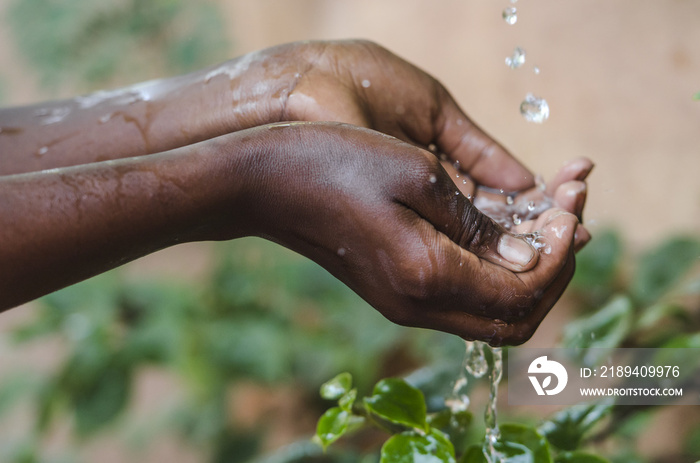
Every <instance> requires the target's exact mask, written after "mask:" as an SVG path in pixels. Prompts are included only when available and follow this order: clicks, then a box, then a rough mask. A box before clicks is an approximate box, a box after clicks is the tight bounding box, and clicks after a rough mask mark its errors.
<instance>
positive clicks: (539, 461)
mask: <svg viewBox="0 0 700 463" xmlns="http://www.w3.org/2000/svg"><path fill="white" fill-rule="evenodd" d="M500 430H501V435H500V437H499V438H498V441H497V442H496V444H495V445H494V448H495V450H496V451H497V452H498V453H499V456H500V460H499V461H500V462H501V463H525V462H527V463H552V456H551V455H550V452H549V444H548V443H547V439H545V438H544V436H542V435H541V434H540V433H539V432H537V430H536V429H534V428H531V427H529V426H525V425H522V424H514V423H505V424H503V425H501V426H500ZM459 463H487V461H486V457H485V456H484V452H483V450H482V448H481V446H477V445H473V446H471V447H469V448H468V449H467V451H466V452H465V453H464V455H463V456H462V458H461V459H460V460H459Z"/></svg>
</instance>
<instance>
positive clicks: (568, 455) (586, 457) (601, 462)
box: [554, 451, 610, 463]
mask: <svg viewBox="0 0 700 463" xmlns="http://www.w3.org/2000/svg"><path fill="white" fill-rule="evenodd" d="M554 461H555V463H610V462H609V461H608V460H606V459H605V458H602V457H599V456H598V455H593V454H592V453H586V452H580V451H577V452H565V453H562V454H560V455H557V458H556V460H554Z"/></svg>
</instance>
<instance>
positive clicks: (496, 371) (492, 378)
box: [483, 347, 503, 463]
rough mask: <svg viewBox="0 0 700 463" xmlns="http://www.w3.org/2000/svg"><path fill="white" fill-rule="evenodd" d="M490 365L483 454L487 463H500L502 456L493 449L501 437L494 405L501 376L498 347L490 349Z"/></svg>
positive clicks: (501, 368)
mask: <svg viewBox="0 0 700 463" xmlns="http://www.w3.org/2000/svg"><path fill="white" fill-rule="evenodd" d="M490 349H491V357H492V365H491V373H490V374H489V383H490V386H491V388H490V391H489V402H488V404H486V411H485V412H484V425H485V426H486V439H485V440H484V447H483V452H484V455H485V456H486V460H487V461H488V462H489V463H500V462H501V461H502V457H503V455H502V454H501V453H500V452H498V451H497V450H496V448H495V444H496V442H497V441H498V439H499V438H500V437H501V431H500V430H499V429H498V422H497V419H496V404H497V397H498V385H499V384H500V382H501V377H502V376H503V352H502V351H501V348H500V347H490Z"/></svg>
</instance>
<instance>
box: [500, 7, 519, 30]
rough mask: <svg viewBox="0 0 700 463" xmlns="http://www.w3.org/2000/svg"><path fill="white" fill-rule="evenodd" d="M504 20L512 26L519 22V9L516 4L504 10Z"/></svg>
mask: <svg viewBox="0 0 700 463" xmlns="http://www.w3.org/2000/svg"><path fill="white" fill-rule="evenodd" d="M503 20H504V21H505V22H506V23H507V24H509V25H511V26H512V25H513V24H515V23H516V22H518V9H517V8H515V7H514V6H509V7H508V8H506V9H505V10H503Z"/></svg>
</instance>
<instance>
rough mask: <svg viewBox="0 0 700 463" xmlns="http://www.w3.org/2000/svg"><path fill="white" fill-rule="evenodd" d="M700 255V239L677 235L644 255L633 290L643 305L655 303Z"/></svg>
mask: <svg viewBox="0 0 700 463" xmlns="http://www.w3.org/2000/svg"><path fill="white" fill-rule="evenodd" d="M698 257H700V241H698V240H697V239H694V238H684V237H677V238H672V239H670V240H668V241H666V242H664V243H662V244H661V245H660V246H659V247H658V248H656V249H653V250H651V251H650V252H648V253H646V254H645V255H644V256H642V257H641V259H640V261H639V265H638V267H637V271H636V272H635V275H634V277H633V280H632V285H631V292H632V295H633V296H634V298H635V299H636V300H638V301H639V302H640V303H641V304H643V305H646V304H651V303H653V302H655V301H656V300H657V299H659V298H660V297H661V296H662V295H663V294H664V293H665V292H667V291H668V290H669V289H671V288H672V287H673V285H674V284H676V283H678V282H679V280H680V279H681V278H682V277H683V276H684V275H685V273H686V272H687V271H688V269H689V268H690V267H691V266H692V265H693V264H694V263H695V262H697V261H698Z"/></svg>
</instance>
